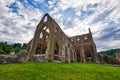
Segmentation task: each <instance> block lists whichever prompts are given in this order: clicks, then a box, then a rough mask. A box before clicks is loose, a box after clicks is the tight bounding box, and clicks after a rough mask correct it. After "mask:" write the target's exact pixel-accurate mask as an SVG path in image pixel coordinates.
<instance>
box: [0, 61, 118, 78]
mask: <svg viewBox="0 0 120 80" xmlns="http://www.w3.org/2000/svg"><path fill="white" fill-rule="evenodd" d="M0 80H120V67H115V66H111V65H105V64H92V63H91V64H90V63H89V64H88V63H86V64H85V63H84V64H83V63H32V62H28V63H24V64H0Z"/></svg>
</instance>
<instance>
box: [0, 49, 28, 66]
mask: <svg viewBox="0 0 120 80" xmlns="http://www.w3.org/2000/svg"><path fill="white" fill-rule="evenodd" d="M26 58H27V53H26V51H21V52H20V53H19V54H17V55H0V64H6V63H24V62H25V61H26Z"/></svg>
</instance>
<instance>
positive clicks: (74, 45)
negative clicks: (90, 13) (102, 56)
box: [27, 14, 97, 62]
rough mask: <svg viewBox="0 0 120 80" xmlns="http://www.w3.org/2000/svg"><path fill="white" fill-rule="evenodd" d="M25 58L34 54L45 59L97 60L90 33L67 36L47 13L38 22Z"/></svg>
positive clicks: (32, 56) (67, 60)
mask: <svg viewBox="0 0 120 80" xmlns="http://www.w3.org/2000/svg"><path fill="white" fill-rule="evenodd" d="M27 54H28V56H27V60H32V59H33V58H34V57H36V56H40V57H39V58H41V59H46V60H47V61H61V62H97V57H96V56H97V51H96V46H95V44H94V41H93V37H92V33H91V31H90V29H89V33H87V34H83V35H78V36H74V37H68V36H67V35H66V34H65V33H64V32H63V31H62V30H61V28H60V27H59V25H58V24H57V23H56V22H55V20H54V19H52V18H51V17H50V16H49V15H48V14H45V15H44V17H43V18H42V20H41V21H40V23H39V24H38V26H37V28H36V31H35V34H34V37H33V39H31V41H30V42H29V43H28V47H27Z"/></svg>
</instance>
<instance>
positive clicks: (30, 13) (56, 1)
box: [0, 0, 120, 51]
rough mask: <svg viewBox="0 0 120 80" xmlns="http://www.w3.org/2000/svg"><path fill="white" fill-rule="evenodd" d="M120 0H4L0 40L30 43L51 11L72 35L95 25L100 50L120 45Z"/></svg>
mask: <svg viewBox="0 0 120 80" xmlns="http://www.w3.org/2000/svg"><path fill="white" fill-rule="evenodd" d="M119 3H120V0H1V1H0V41H7V42H8V43H14V42H19V43H24V42H25V43H27V42H28V41H29V40H30V39H32V37H33V35H34V31H35V29H36V26H37V24H38V23H39V21H40V20H41V18H42V16H43V15H44V14H45V13H49V14H50V15H51V16H52V18H53V19H55V21H56V22H57V23H58V24H59V25H60V27H61V29H62V30H63V31H64V32H65V33H66V34H67V35H68V36H75V35H80V34H84V33H88V28H91V31H92V33H93V38H94V41H95V43H96V46H97V50H98V51H101V50H107V49H114V48H120V14H119V13H120V5H119Z"/></svg>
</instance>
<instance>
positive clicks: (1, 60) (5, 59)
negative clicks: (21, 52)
mask: <svg viewBox="0 0 120 80" xmlns="http://www.w3.org/2000/svg"><path fill="white" fill-rule="evenodd" d="M15 62H17V56H16V55H0V64H6V63H15Z"/></svg>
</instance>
